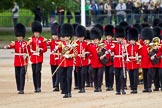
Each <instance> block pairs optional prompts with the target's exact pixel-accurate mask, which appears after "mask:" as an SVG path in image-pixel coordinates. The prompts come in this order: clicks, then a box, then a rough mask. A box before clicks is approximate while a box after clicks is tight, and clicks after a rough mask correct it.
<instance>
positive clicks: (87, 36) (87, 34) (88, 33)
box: [84, 30, 91, 40]
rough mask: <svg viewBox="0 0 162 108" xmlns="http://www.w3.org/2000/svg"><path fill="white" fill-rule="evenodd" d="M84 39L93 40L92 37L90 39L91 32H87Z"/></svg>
mask: <svg viewBox="0 0 162 108" xmlns="http://www.w3.org/2000/svg"><path fill="white" fill-rule="evenodd" d="M84 39H88V40H91V37H90V31H89V30H86V36H85V38H84Z"/></svg>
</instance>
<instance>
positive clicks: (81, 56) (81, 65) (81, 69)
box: [75, 25, 89, 93]
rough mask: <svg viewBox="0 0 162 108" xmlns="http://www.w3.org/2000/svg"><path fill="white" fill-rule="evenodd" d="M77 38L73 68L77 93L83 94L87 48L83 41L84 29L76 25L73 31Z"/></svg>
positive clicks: (86, 67) (86, 66)
mask: <svg viewBox="0 0 162 108" xmlns="http://www.w3.org/2000/svg"><path fill="white" fill-rule="evenodd" d="M75 31H76V36H77V40H78V41H77V42H76V43H77V45H78V46H77V51H76V54H77V55H76V58H75V60H76V64H75V68H76V70H77V73H78V82H79V83H78V85H79V93H85V78H86V74H87V69H88V65H89V63H88V54H89V52H88V47H87V42H86V41H84V37H85V36H86V28H85V27H84V26H82V25H78V26H77V27H76V29H75Z"/></svg>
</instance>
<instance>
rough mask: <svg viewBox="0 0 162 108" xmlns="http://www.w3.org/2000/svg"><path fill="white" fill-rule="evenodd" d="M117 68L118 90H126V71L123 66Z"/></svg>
mask: <svg viewBox="0 0 162 108" xmlns="http://www.w3.org/2000/svg"><path fill="white" fill-rule="evenodd" d="M114 69H115V81H116V91H117V92H120V89H122V90H124V85H125V84H124V73H123V68H114Z"/></svg>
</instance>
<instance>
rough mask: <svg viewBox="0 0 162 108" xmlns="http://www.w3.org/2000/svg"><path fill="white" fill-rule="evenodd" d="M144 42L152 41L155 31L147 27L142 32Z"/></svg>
mask: <svg viewBox="0 0 162 108" xmlns="http://www.w3.org/2000/svg"><path fill="white" fill-rule="evenodd" d="M141 36H142V40H150V41H151V40H152V39H153V37H154V31H153V29H151V28H150V27H145V28H143V29H142V31H141Z"/></svg>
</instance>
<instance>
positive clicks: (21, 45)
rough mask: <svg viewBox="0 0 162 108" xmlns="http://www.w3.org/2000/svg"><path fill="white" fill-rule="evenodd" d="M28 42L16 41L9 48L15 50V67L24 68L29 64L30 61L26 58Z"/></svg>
mask: <svg viewBox="0 0 162 108" xmlns="http://www.w3.org/2000/svg"><path fill="white" fill-rule="evenodd" d="M27 47H28V46H27V42H26V41H14V42H13V43H11V44H10V45H8V48H10V49H11V48H14V49H15V57H14V66H24V65H26V64H27V63H28V60H27V58H26V57H25V56H27V54H28V52H27V49H28V48H27Z"/></svg>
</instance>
